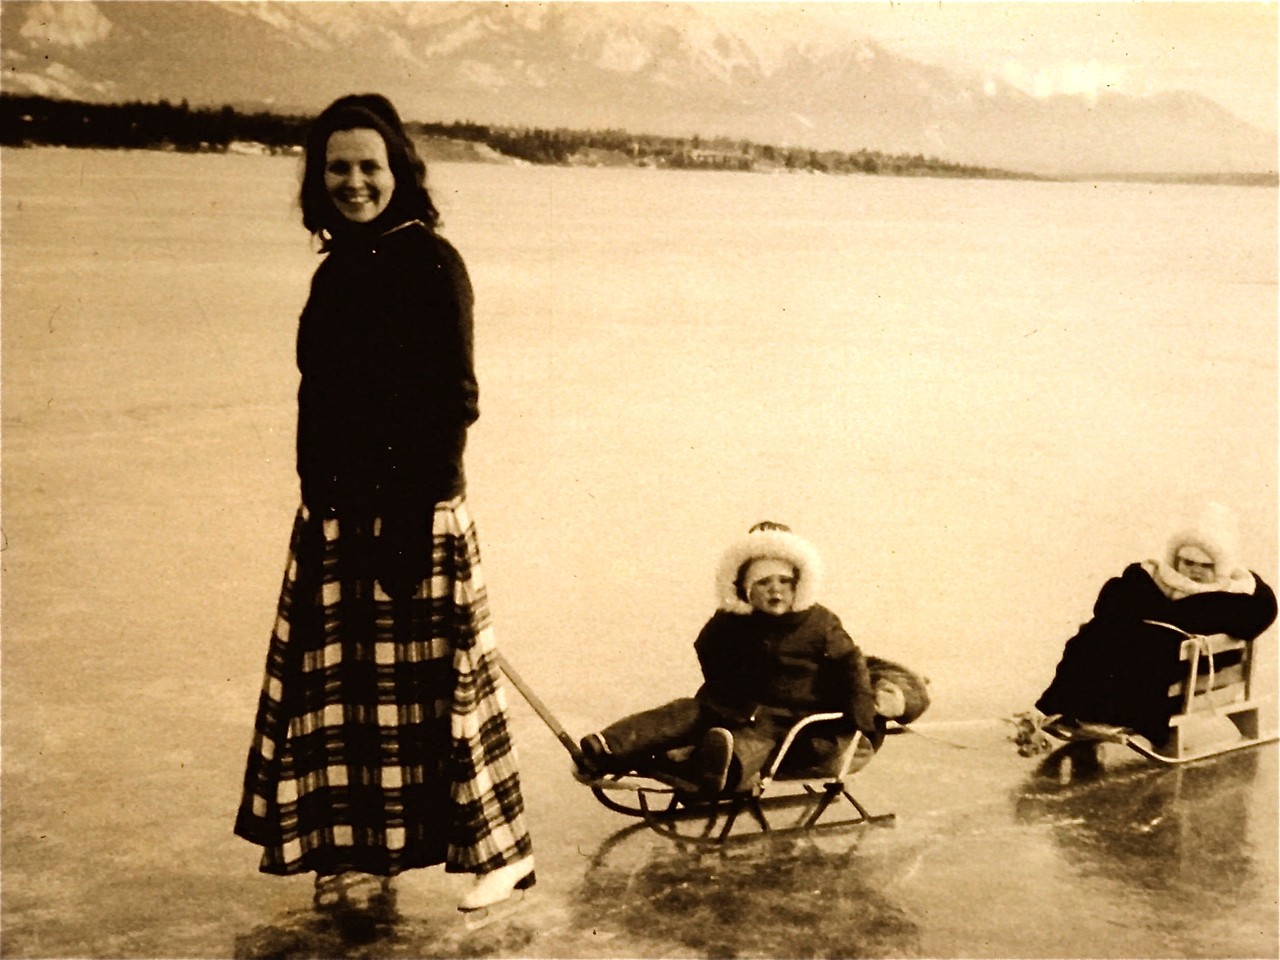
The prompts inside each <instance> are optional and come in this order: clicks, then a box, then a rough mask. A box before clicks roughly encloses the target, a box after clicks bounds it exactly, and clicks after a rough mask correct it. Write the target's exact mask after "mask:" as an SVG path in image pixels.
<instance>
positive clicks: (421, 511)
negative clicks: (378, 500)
mask: <svg viewBox="0 0 1280 960" xmlns="http://www.w3.org/2000/svg"><path fill="white" fill-rule="evenodd" d="M433 512H434V511H433V509H432V508H431V507H417V508H413V507H410V508H407V509H403V510H396V511H391V512H388V513H387V515H386V516H384V517H383V518H382V529H381V530H380V532H379V534H378V536H377V538H376V540H375V542H374V552H373V563H374V567H373V575H374V577H375V578H376V579H377V580H378V582H379V583H380V584H381V585H382V589H383V591H384V592H385V593H386V594H387V596H389V597H391V598H392V599H399V598H400V597H408V596H412V595H413V593H414V591H415V590H416V589H417V587H418V584H419V583H421V582H422V581H423V580H424V579H426V577H427V575H428V574H429V573H430V571H431V518H432V514H433Z"/></svg>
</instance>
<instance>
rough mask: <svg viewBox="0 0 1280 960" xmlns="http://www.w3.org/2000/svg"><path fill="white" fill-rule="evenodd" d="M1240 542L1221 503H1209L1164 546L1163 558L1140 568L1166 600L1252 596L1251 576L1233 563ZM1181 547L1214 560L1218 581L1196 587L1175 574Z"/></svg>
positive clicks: (1232, 517)
mask: <svg viewBox="0 0 1280 960" xmlns="http://www.w3.org/2000/svg"><path fill="white" fill-rule="evenodd" d="M1238 540H1239V535H1238V528H1237V524H1236V517H1235V514H1234V513H1232V512H1231V510H1229V509H1228V508H1227V507H1224V506H1223V505H1222V504H1220V503H1211V504H1209V505H1208V506H1207V507H1205V509H1204V512H1203V513H1201V514H1200V516H1199V518H1197V519H1196V521H1195V522H1194V523H1189V524H1186V525H1184V526H1182V527H1179V528H1178V529H1177V530H1175V531H1174V533H1173V534H1172V535H1171V536H1170V537H1169V539H1168V542H1167V543H1166V544H1165V549H1164V554H1163V555H1162V556H1161V557H1160V558H1159V559H1157V560H1148V561H1147V562H1146V563H1144V564H1143V566H1144V567H1146V569H1147V572H1148V573H1150V574H1151V576H1152V578H1153V579H1154V580H1155V581H1156V583H1157V584H1158V585H1159V586H1160V589H1161V590H1162V591H1163V592H1164V594H1165V595H1166V596H1168V597H1171V598H1172V599H1174V600H1177V599H1179V598H1181V597H1185V596H1189V595H1191V594H1193V593H1212V592H1215V591H1222V592H1226V593H1253V591H1254V587H1255V583H1254V578H1253V574H1251V573H1250V572H1249V571H1248V570H1247V569H1245V568H1244V567H1242V566H1240V564H1239V562H1238V561H1237V559H1236V550H1237V543H1238ZM1183 547H1196V548H1198V549H1200V550H1203V551H1204V552H1205V553H1206V554H1208V555H1209V557H1210V558H1211V559H1212V560H1213V568H1214V572H1215V573H1216V574H1217V580H1216V581H1214V582H1213V583H1196V582H1195V581H1194V580H1191V579H1190V578H1188V577H1184V576H1183V575H1182V574H1180V573H1178V571H1177V569H1176V561H1177V556H1178V551H1179V550H1181V549H1182V548H1183Z"/></svg>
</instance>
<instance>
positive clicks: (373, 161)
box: [324, 127, 396, 223]
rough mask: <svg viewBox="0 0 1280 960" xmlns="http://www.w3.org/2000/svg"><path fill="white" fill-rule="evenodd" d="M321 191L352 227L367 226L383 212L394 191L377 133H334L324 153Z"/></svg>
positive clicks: (394, 187) (385, 149)
mask: <svg viewBox="0 0 1280 960" xmlns="http://www.w3.org/2000/svg"><path fill="white" fill-rule="evenodd" d="M324 188H325V189H326V190H328V191H329V196H330V197H332V198H333V205H334V206H335V207H337V208H338V212H339V213H341V214H342V215H343V216H344V217H346V218H347V219H348V220H350V221H352V222H353V223H368V222H369V221H370V220H373V219H374V218H375V217H377V216H378V215H379V214H381V213H382V211H384V210H386V209H387V204H389V203H390V202H391V196H392V194H393V193H394V192H395V189H396V178H395V174H393V173H392V172H391V162H390V161H389V160H388V159H387V145H386V143H385V142H384V141H383V139H382V135H381V134H379V133H378V131H377V130H369V129H366V128H364V127H357V128H356V129H354V130H335V131H334V132H333V134H332V135H331V136H330V137H329V142H328V143H327V144H326V145H325V149H324Z"/></svg>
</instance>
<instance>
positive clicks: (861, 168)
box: [0, 93, 1027, 178]
mask: <svg viewBox="0 0 1280 960" xmlns="http://www.w3.org/2000/svg"><path fill="white" fill-rule="evenodd" d="M310 120H311V118H310V117H309V116H299V115H291V114H278V113H269V112H244V111H241V110H238V109H236V108H234V107H232V106H230V105H227V106H222V107H192V106H190V105H189V104H188V102H187V101H186V100H182V101H181V102H179V103H177V104H174V103H170V102H169V101H168V100H160V101H158V102H156V103H142V102H138V101H133V102H129V103H116V104H95V103H84V102H81V101H75V100H58V99H52V98H48V97H41V96H32V95H21V94H7V93H6V94H0V144H4V145H6V146H24V145H37V144H39V145H57V146H69V147H100V148H135V149H168V150H180V151H228V150H234V149H237V147H238V146H245V145H251V146H252V147H253V148H254V149H257V150H260V151H261V152H288V151H295V150H297V149H298V148H300V147H301V146H302V143H303V141H304V138H305V136H306V130H307V125H308V124H309V123H310ZM406 126H407V127H408V129H409V132H410V133H411V134H413V135H415V136H419V137H443V138H448V139H451V140H461V141H466V142H470V143H476V144H483V145H485V146H487V147H489V148H490V149H492V150H494V151H496V152H497V153H499V154H502V155H504V156H508V157H512V158H515V159H519V160H523V161H525V162H527V163H535V164H556V165H584V164H601V163H604V164H631V165H636V166H650V167H664V168H670V169H695V170H696V169H704V170H748V171H749V170H790V171H809V172H814V173H839V174H850V173H860V174H882V175H894V176H951V177H984V178H1013V177H1026V176H1027V175H1025V174H1015V173H1010V172H1007V171H1002V170H994V169H991V168H987V167H977V166H966V165H963V164H956V163H948V162H945V161H943V160H939V159H937V158H935V157H925V156H923V155H921V154H915V155H913V156H907V155H897V154H885V153H881V152H879V151H874V150H860V151H856V152H852V153H849V152H841V151H834V150H824V151H818V150H811V149H807V148H790V147H777V146H771V145H768V144H759V143H754V142H752V141H750V140H734V139H729V138H723V137H717V138H712V139H703V138H701V137H698V136H693V137H667V136H657V135H652V134H634V133H629V132H627V131H625V130H596V131H580V130H568V129H555V130H545V129H541V128H537V127H515V126H494V125H489V124H478V123H472V122H470V121H455V122H451V123H410V124H407V125H406Z"/></svg>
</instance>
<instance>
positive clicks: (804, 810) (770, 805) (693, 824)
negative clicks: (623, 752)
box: [498, 654, 894, 844]
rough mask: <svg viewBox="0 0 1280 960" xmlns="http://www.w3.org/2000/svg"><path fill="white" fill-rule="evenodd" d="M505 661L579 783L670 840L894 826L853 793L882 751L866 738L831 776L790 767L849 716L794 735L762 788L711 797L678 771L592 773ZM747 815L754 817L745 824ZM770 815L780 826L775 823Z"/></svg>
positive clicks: (850, 748)
mask: <svg viewBox="0 0 1280 960" xmlns="http://www.w3.org/2000/svg"><path fill="white" fill-rule="evenodd" d="M498 661H499V665H500V666H501V668H502V671H503V673H504V674H506V677H507V679H508V680H510V681H511V684H512V686H514V687H515V688H516V689H517V690H519V691H520V693H521V695H522V696H524V698H525V699H526V700H527V701H528V702H529V705H530V706H531V707H532V708H533V710H534V712H535V713H537V714H538V716H539V717H541V718H542V720H543V722H544V723H546V724H547V726H548V727H549V728H550V729H551V732H552V733H554V734H555V736H556V739H558V740H559V741H560V743H561V744H562V745H563V746H564V748H565V749H566V750H567V751H568V753H569V755H570V757H572V758H573V761H574V766H575V772H574V777H575V779H577V780H578V781H579V782H580V783H582V784H584V785H586V786H587V787H589V788H590V789H591V792H592V794H593V795H594V796H595V798H596V799H597V800H598V801H599V802H600V803H601V804H602V805H604V806H605V807H606V808H608V809H609V810H612V811H613V812H615V813H620V814H623V815H624V816H629V817H639V818H642V819H643V820H644V822H645V823H646V824H647V825H648V826H649V827H651V828H652V829H653V830H655V831H656V832H658V833H659V834H661V835H663V836H665V837H668V838H670V839H673V840H679V841H682V842H684V841H687V842H692V843H700V844H723V843H726V842H728V841H730V840H745V839H750V838H754V837H758V836H761V835H762V834H766V833H767V834H770V835H778V834H785V833H789V832H797V831H801V832H803V831H810V830H818V829H824V830H825V829H830V828H834V827H852V826H860V825H864V824H883V823H890V822H892V821H893V819H894V814H892V813H888V814H880V815H872V814H871V813H869V812H868V811H867V809H866V808H865V807H863V805H862V804H861V803H859V802H858V800H857V799H856V798H855V797H854V796H853V794H852V793H851V792H850V788H851V786H852V780H853V775H854V774H855V773H856V772H857V771H858V770H859V769H861V768H862V767H863V766H865V765H866V764H867V763H868V762H869V761H870V760H871V758H872V756H874V754H875V750H876V748H875V747H874V746H873V745H872V743H871V741H870V740H868V739H867V738H866V737H864V736H863V735H862V734H861V733H859V732H855V733H853V734H852V735H851V736H850V737H849V738H848V741H847V743H846V742H843V739H842V742H841V749H840V750H839V751H838V753H837V755H836V756H835V757H834V758H833V759H832V760H830V761H828V762H827V764H826V765H825V766H826V769H825V770H824V769H804V768H799V769H793V768H792V764H791V763H790V762H789V760H790V759H791V758H792V757H793V756H795V755H797V754H798V753H799V752H800V751H799V750H797V749H796V746H797V744H798V743H799V742H800V740H801V735H802V734H803V732H804V731H805V730H806V728H808V727H810V726H812V725H813V724H818V723H825V722H828V721H832V720H840V719H841V718H842V716H843V715H842V714H839V713H817V714H811V715H809V716H806V717H803V718H802V719H800V720H799V721H798V722H797V723H795V724H794V725H793V726H792V727H791V729H790V730H789V731H788V732H787V735H786V736H785V738H784V739H783V741H782V743H781V744H780V745H779V747H778V749H777V751H776V752H775V755H774V757H773V759H772V760H771V762H770V763H769V764H768V766H767V767H766V769H765V770H764V771H763V772H762V774H761V776H760V778H759V780H758V781H757V782H756V783H755V784H752V785H748V786H744V787H743V788H742V789H739V790H734V791H731V792H728V793H725V794H720V795H708V794H706V793H703V792H702V791H701V790H700V789H699V787H698V786H696V785H695V784H693V783H691V782H689V781H688V780H686V779H685V778H684V777H683V776H682V775H681V771H680V769H679V767H678V766H676V765H675V764H672V765H670V766H669V767H663V768H659V767H655V768H654V769H647V770H638V769H637V770H628V771H625V772H621V773H608V774H602V775H599V776H593V775H591V774H588V773H586V772H585V769H586V765H585V764H584V762H583V757H582V751H581V750H580V749H579V747H578V745H577V743H575V742H574V740H573V738H572V737H570V736H569V734H568V733H567V732H566V731H565V730H564V728H563V727H562V726H561V725H560V724H559V722H558V721H557V720H556V719H555V717H554V716H552V714H551V712H550V711H549V710H548V709H547V707H546V705H545V704H544V703H543V702H542V701H541V700H540V699H539V698H538V697H537V695H536V694H534V692H533V691H532V690H531V689H530V688H529V687H528V686H527V685H526V684H525V683H524V681H523V680H522V679H521V678H520V676H519V674H517V673H516V672H515V670H514V669H512V667H511V664H510V663H509V662H508V661H507V660H506V659H505V658H504V657H503V656H502V655H501V654H499V657H498ZM845 804H848V805H849V806H850V807H852V808H853V813H854V815H852V816H848V815H846V816H844V817H843V818H841V819H827V820H825V821H823V817H824V816H827V815H828V814H831V813H833V808H836V807H838V808H842V809H843V807H844V805H845ZM784 810H787V811H790V812H791V816H790V817H788V822H787V823H782V822H781V820H780V812H781V811H784ZM743 813H746V814H747V817H745V818H743V817H740V815H741V814H743ZM770 814H773V815H774V819H772V820H771V819H770ZM820 821H822V822H820ZM741 823H750V824H751V825H752V828H748V829H746V830H739V831H737V832H735V831H734V827H735V825H738V824H741Z"/></svg>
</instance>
